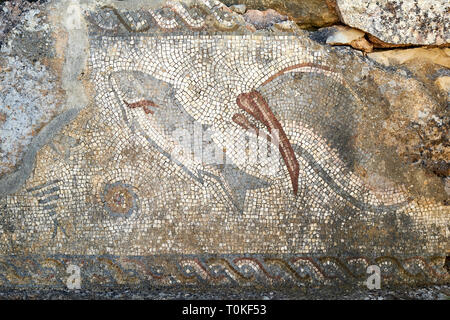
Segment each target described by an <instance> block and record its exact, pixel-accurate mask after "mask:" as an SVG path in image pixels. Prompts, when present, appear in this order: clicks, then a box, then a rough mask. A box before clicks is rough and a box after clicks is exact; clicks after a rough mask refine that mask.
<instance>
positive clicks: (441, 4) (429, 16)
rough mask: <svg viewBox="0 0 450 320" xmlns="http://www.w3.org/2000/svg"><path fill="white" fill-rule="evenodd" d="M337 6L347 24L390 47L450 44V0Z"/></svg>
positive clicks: (350, 0)
mask: <svg viewBox="0 0 450 320" xmlns="http://www.w3.org/2000/svg"><path fill="white" fill-rule="evenodd" d="M336 3H337V8H338V11H339V13H340V17H341V20H342V22H343V23H345V24H347V25H349V26H351V27H354V28H357V29H360V30H363V31H365V32H367V33H369V34H371V35H372V36H375V37H376V38H378V39H380V40H381V41H383V42H385V43H387V44H395V45H442V44H445V43H449V42H450V19H449V10H450V4H449V2H448V1H447V0H432V1H430V0H384V1H377V0H336Z"/></svg>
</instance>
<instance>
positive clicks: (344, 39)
mask: <svg viewBox="0 0 450 320" xmlns="http://www.w3.org/2000/svg"><path fill="white" fill-rule="evenodd" d="M320 34H322V35H320ZM319 35H320V36H319ZM316 37H326V40H325V43H327V44H330V45H349V46H351V47H352V48H354V49H357V50H362V51H364V52H372V51H373V45H372V44H371V43H370V42H369V41H367V39H366V38H365V33H364V32H362V31H361V30H357V29H353V28H350V27H347V26H341V25H337V26H332V27H325V28H322V29H319V30H318V31H317V33H316Z"/></svg>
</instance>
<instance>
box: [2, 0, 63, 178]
mask: <svg viewBox="0 0 450 320" xmlns="http://www.w3.org/2000/svg"><path fill="white" fill-rule="evenodd" d="M41 4H42V2H41ZM38 5H39V3H33V4H30V3H28V2H25V1H18V2H5V3H3V4H2V7H0V19H2V24H1V30H0V52H1V54H2V57H1V58H0V113H1V114H0V176H2V175H3V174H5V173H7V172H11V170H13V168H14V167H15V166H16V165H17V164H18V162H20V160H21V158H22V157H23V156H24V153H25V152H26V150H27V147H28V146H29V144H30V143H31V140H32V139H33V137H34V136H35V135H36V133H37V132H38V131H39V129H41V128H42V127H43V126H44V125H45V124H46V123H48V122H49V120H51V119H52V117H53V116H54V115H55V112H56V109H58V107H59V105H60V101H59V97H60V94H59V91H60V90H59V88H58V86H57V84H56V83H57V76H56V75H55V73H54V71H52V70H50V69H49V68H48V62H49V59H51V58H52V57H53V56H54V52H53V47H52V46H53V43H52V42H53V41H52V38H51V30H50V25H49V24H48V21H46V16H45V15H43V13H42V12H41V11H40V10H39V6H38ZM3 22H4V23H3ZM19 22H20V24H19Z"/></svg>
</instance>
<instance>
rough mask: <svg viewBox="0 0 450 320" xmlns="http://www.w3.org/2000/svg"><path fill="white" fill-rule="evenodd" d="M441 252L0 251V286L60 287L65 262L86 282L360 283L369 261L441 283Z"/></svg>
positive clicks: (387, 271)
mask: <svg viewBox="0 0 450 320" xmlns="http://www.w3.org/2000/svg"><path fill="white" fill-rule="evenodd" d="M443 259H444V258H443V257H440V256H436V257H431V258H424V257H419V256H416V257H410V258H406V259H398V258H395V257H391V256H382V257H378V258H375V259H371V258H367V257H352V258H347V259H343V258H337V257H332V256H325V257H303V256H302V257H290V258H279V257H270V256H267V257H264V256H263V257H261V256H257V257H256V256H255V257H247V256H245V257H238V256H222V257H203V256H198V257H176V256H169V257H141V256H136V257H116V256H52V257H40V256H30V257H18V256H5V257H0V287H18V286H21V287H54V288H61V287H65V285H66V281H67V278H68V274H67V273H66V270H67V268H68V266H69V265H71V264H73V265H77V266H79V267H80V269H81V277H82V283H83V286H85V287H91V286H99V285H100V286H106V287H108V286H110V287H111V286H112V287H114V286H118V285H125V284H126V285H140V284H149V285H156V286H171V285H212V286H217V285H263V286H282V285H288V286H289V285H294V286H295V285H299V284H305V283H306V284H308V283H311V284H316V285H317V284H319V285H320V284H324V285H332V284H338V283H343V282H345V283H348V284H361V283H362V282H363V281H365V280H366V279H367V277H368V275H367V274H366V269H367V267H368V266H369V265H374V264H375V265H378V266H380V268H381V273H382V277H383V281H397V282H398V281H406V282H420V283H442V282H448V281H449V280H450V275H449V274H448V272H447V271H446V270H445V269H444V268H443V267H442V266H441V267H438V265H439V263H436V262H442V261H443Z"/></svg>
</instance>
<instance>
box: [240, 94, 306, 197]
mask: <svg viewBox="0 0 450 320" xmlns="http://www.w3.org/2000/svg"><path fill="white" fill-rule="evenodd" d="M236 103H237V105H238V106H239V108H241V109H242V110H244V111H246V112H247V113H248V114H250V115H251V116H252V117H253V118H255V119H256V120H258V121H261V122H262V123H263V124H264V125H265V126H266V127H267V129H268V130H269V133H270V134H273V131H274V130H278V135H279V146H278V149H279V150H280V153H281V156H282V157H283V160H284V163H285V165H286V167H287V169H288V171H289V176H290V177H291V182H292V189H293V191H294V194H295V195H297V191H298V176H299V171H300V169H299V168H300V167H299V164H298V160H297V157H296V156H295V153H294V150H293V149H292V146H291V143H290V142H289V139H288V138H287V136H286V133H285V132H284V130H283V127H282V126H281V123H280V122H279V121H278V119H277V118H276V117H275V115H274V114H273V112H272V110H271V109H270V107H269V105H268V104H267V102H266V100H265V99H264V98H263V96H262V95H261V94H260V93H259V92H258V91H256V90H253V91H251V92H249V93H241V94H240V95H239V96H238V97H237V99H236ZM233 121H234V122H235V123H237V124H238V125H240V126H241V127H242V128H244V129H246V130H249V129H250V128H253V129H255V127H254V126H253V125H252V124H251V123H250V121H249V120H248V119H247V118H246V116H245V115H243V114H235V115H234V116H233ZM258 131H259V130H256V132H257V133H258Z"/></svg>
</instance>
